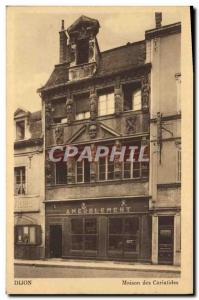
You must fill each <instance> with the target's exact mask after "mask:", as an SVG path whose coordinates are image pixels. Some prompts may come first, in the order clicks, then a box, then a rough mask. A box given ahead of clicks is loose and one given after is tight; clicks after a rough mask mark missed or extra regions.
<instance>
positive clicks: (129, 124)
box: [126, 115, 137, 133]
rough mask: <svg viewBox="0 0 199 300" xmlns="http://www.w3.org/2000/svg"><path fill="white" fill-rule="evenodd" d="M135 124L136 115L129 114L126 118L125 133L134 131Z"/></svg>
mask: <svg viewBox="0 0 199 300" xmlns="http://www.w3.org/2000/svg"><path fill="white" fill-rule="evenodd" d="M136 124H137V116H136V115H135V116H131V117H128V118H126V131H127V133H135V132H136Z"/></svg>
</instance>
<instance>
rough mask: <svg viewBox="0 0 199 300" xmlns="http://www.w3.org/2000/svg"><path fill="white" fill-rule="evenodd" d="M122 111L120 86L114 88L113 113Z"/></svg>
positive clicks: (118, 113) (117, 113)
mask: <svg viewBox="0 0 199 300" xmlns="http://www.w3.org/2000/svg"><path fill="white" fill-rule="evenodd" d="M121 112H122V90H121V88H115V114H116V116H118V115H120V113H121Z"/></svg>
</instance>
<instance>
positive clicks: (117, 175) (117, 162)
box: [114, 140, 122, 179]
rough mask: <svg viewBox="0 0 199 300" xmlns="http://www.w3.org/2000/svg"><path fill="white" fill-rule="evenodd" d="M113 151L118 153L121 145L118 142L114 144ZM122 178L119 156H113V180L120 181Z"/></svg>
mask: <svg viewBox="0 0 199 300" xmlns="http://www.w3.org/2000/svg"><path fill="white" fill-rule="evenodd" d="M115 149H116V151H117V152H120V151H121V149H122V145H121V143H120V141H118V140H117V141H116V142H115ZM121 177H122V162H121V161H120V155H115V157H114V178H115V179H120V178H121Z"/></svg>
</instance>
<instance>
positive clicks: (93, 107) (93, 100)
mask: <svg viewBox="0 0 199 300" xmlns="http://www.w3.org/2000/svg"><path fill="white" fill-rule="evenodd" d="M89 105H90V118H91V120H95V119H96V117H97V95H96V93H95V91H92V92H91V94H90V99H89Z"/></svg>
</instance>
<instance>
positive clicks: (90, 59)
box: [88, 40, 95, 62]
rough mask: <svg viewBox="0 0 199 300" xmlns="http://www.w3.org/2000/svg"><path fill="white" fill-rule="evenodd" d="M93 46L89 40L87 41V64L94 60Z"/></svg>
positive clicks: (92, 42)
mask: <svg viewBox="0 0 199 300" xmlns="http://www.w3.org/2000/svg"><path fill="white" fill-rule="evenodd" d="M94 49H95V44H94V41H92V40H90V41H89V55H88V56H89V62H92V61H94V60H95V58H94V53H95V50H94Z"/></svg>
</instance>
